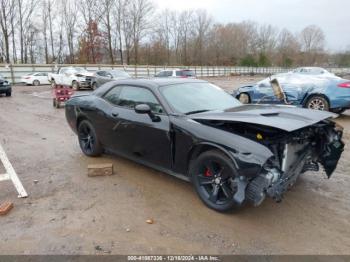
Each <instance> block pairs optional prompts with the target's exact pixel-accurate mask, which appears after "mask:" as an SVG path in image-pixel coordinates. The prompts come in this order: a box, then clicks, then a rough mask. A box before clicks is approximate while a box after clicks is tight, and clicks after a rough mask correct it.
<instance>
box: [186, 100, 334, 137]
mask: <svg viewBox="0 0 350 262" xmlns="http://www.w3.org/2000/svg"><path fill="white" fill-rule="evenodd" d="M189 117H190V118H191V119H193V120H199V121H200V120H213V121H229V122H242V123H250V124H257V125H263V126H269V127H274V128H278V129H281V130H285V131H288V132H292V131H295V130H298V129H301V128H304V127H307V126H311V125H313V124H316V123H318V122H320V121H322V120H325V119H330V118H336V117H337V115H336V114H333V113H330V112H325V111H318V110H309V109H303V108H298V107H292V106H274V105H242V106H238V107H235V108H230V109H228V110H226V111H221V112H218V111H211V112H206V113H200V114H195V115H191V116H189Z"/></svg>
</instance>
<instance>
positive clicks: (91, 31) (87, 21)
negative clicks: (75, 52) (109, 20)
mask: <svg viewBox="0 0 350 262" xmlns="http://www.w3.org/2000/svg"><path fill="white" fill-rule="evenodd" d="M79 6H80V8H81V9H80V14H81V16H82V18H83V22H84V25H83V28H84V29H83V30H85V31H86V33H87V38H88V43H89V48H88V50H89V54H88V57H89V59H88V60H89V61H92V62H93V63H95V62H96V61H95V60H96V52H97V50H95V44H94V39H95V32H96V30H97V26H98V23H99V21H100V20H101V16H100V12H98V11H96V9H97V8H98V2H97V0H80V4H79Z"/></svg>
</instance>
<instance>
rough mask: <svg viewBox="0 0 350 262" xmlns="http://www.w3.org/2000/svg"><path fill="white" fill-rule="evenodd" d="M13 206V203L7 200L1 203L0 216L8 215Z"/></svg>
mask: <svg viewBox="0 0 350 262" xmlns="http://www.w3.org/2000/svg"><path fill="white" fill-rule="evenodd" d="M12 208H13V203H11V202H5V203H2V204H1V205H0V216H4V215H6V214H7V213H8V212H10V210H11V209H12Z"/></svg>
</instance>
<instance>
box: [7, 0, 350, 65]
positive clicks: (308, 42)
mask: <svg viewBox="0 0 350 262" xmlns="http://www.w3.org/2000/svg"><path fill="white" fill-rule="evenodd" d="M325 47H326V37H325V34H324V32H323V31H322V29H321V28H319V27H318V26H316V25H310V26H307V27H305V28H304V29H303V30H301V31H300V32H297V33H295V32H291V31H289V30H288V29H285V28H283V29H279V28H277V27H274V26H272V25H266V24H264V25H261V24H258V23H256V22H252V21H243V22H235V23H234V22H232V23H226V24H223V23H218V22H216V21H215V20H214V18H213V17H212V16H211V15H210V14H209V13H208V12H207V11H206V10H185V11H172V10H158V9H157V8H156V6H155V5H154V3H153V2H152V1H151V0H0V63H14V64H16V63H32V64H34V63H47V64H51V63H58V64H61V63H68V64H74V63H91V64H95V63H110V64H149V65H226V66H229V65H241V66H285V67H290V66H296V65H323V66H327V65H328V66H350V50H349V51H347V52H339V53H332V54H331V53H330V52H327V50H326V48H325Z"/></svg>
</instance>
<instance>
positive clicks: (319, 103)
mask: <svg viewBox="0 0 350 262" xmlns="http://www.w3.org/2000/svg"><path fill="white" fill-rule="evenodd" d="M305 107H306V108H308V109H313V110H320V111H329V103H328V101H327V99H326V98H325V97H324V96H321V95H314V96H312V97H310V98H309V99H308V100H307V102H306V105H305Z"/></svg>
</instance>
